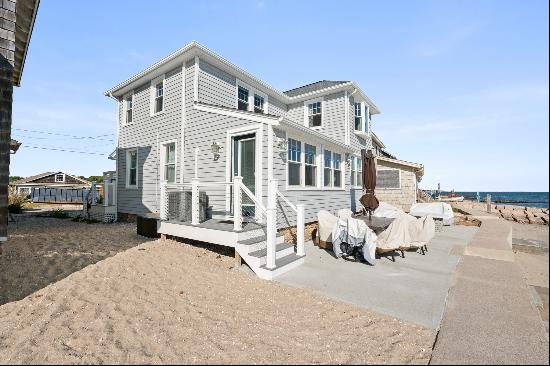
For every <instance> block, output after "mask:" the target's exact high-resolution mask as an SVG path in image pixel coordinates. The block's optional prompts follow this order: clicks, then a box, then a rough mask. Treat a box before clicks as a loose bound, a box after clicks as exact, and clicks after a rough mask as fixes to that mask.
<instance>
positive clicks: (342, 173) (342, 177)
mask: <svg viewBox="0 0 550 366" xmlns="http://www.w3.org/2000/svg"><path fill="white" fill-rule="evenodd" d="M331 153H332V156H331V158H332V159H331V160H330V162H331V164H332V168H331V171H332V182H331V187H326V188H325V189H329V188H330V189H332V190H343V189H345V187H346V182H345V180H346V172H345V169H344V167H345V166H346V161H345V160H344V159H345V156H346V155H345V154H344V153H342V152H341V151H334V150H331ZM334 154H338V155H340V169H338V170H339V171H340V186H335V185H334V172H336V169H335V168H334Z"/></svg>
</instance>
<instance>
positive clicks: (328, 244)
mask: <svg viewBox="0 0 550 366" xmlns="http://www.w3.org/2000/svg"><path fill="white" fill-rule="evenodd" d="M337 222H338V217H336V216H334V215H333V214H331V213H330V212H328V211H325V210H321V211H319V213H317V223H318V224H317V225H318V227H317V240H318V245H319V248H322V249H332V229H333V228H334V225H336V223H337Z"/></svg>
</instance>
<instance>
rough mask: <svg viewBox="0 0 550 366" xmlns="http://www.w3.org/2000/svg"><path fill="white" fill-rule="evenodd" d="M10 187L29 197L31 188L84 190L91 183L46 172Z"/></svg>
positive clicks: (65, 174)
mask: <svg viewBox="0 0 550 366" xmlns="http://www.w3.org/2000/svg"><path fill="white" fill-rule="evenodd" d="M10 185H11V186H12V187H13V188H14V189H15V190H16V191H17V193H20V194H24V195H30V194H31V193H32V189H33V188H64V189H85V188H90V187H91V186H92V183H91V182H89V181H87V180H86V179H82V178H78V177H75V176H74V175H70V174H67V173H64V172H46V173H42V174H37V175H33V176H31V177H28V178H23V179H20V180H17V181H15V182H12V183H10Z"/></svg>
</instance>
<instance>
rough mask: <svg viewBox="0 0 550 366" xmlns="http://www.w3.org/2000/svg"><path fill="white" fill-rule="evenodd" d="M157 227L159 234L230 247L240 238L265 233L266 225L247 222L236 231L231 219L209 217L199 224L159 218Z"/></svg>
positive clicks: (243, 238)
mask: <svg viewBox="0 0 550 366" xmlns="http://www.w3.org/2000/svg"><path fill="white" fill-rule="evenodd" d="M157 228H158V229H157V231H158V233H159V234H165V235H171V236H177V237H180V238H186V239H191V240H199V241H203V242H208V243H213V244H218V245H224V246H229V247H235V246H236V245H237V243H238V242H239V240H245V239H249V238H252V237H257V236H262V235H264V234H265V226H263V225H259V224H257V223H254V222H245V223H243V229H242V230H241V231H238V232H237V231H234V230H233V220H231V219H209V220H206V221H204V222H201V223H200V224H198V225H192V224H191V222H189V221H176V220H166V221H163V220H159V221H158V224H157Z"/></svg>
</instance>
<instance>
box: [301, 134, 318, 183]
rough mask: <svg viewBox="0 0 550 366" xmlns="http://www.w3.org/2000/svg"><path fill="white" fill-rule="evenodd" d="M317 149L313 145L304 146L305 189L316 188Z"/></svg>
mask: <svg viewBox="0 0 550 366" xmlns="http://www.w3.org/2000/svg"><path fill="white" fill-rule="evenodd" d="M316 154H317V148H316V147H315V146H313V145H308V144H305V145H304V157H305V182H304V183H305V185H306V186H307V187H315V186H317V162H316V161H317V159H316Z"/></svg>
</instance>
